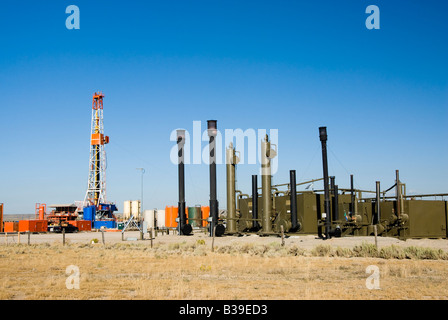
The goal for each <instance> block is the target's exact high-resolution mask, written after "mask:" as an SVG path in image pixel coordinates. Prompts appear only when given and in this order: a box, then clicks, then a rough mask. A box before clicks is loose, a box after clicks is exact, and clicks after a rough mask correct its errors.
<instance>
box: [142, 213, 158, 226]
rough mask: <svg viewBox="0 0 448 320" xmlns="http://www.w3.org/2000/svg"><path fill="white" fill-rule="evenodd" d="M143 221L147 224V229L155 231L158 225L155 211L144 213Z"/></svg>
mask: <svg viewBox="0 0 448 320" xmlns="http://www.w3.org/2000/svg"><path fill="white" fill-rule="evenodd" d="M143 219H144V221H145V222H146V223H147V228H148V229H149V228H152V229H154V227H155V224H156V221H155V219H156V217H155V210H145V212H144V213H143Z"/></svg>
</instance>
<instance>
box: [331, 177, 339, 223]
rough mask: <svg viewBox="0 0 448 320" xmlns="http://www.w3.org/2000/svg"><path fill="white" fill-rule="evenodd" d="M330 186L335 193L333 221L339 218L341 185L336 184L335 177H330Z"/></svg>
mask: <svg viewBox="0 0 448 320" xmlns="http://www.w3.org/2000/svg"><path fill="white" fill-rule="evenodd" d="M330 181H331V183H330V185H331V186H330V188H331V190H332V193H333V210H332V219H333V221H337V220H339V196H338V194H339V187H338V186H337V185H336V184H335V177H334V176H331V177H330Z"/></svg>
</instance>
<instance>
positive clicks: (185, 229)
mask: <svg viewBox="0 0 448 320" xmlns="http://www.w3.org/2000/svg"><path fill="white" fill-rule="evenodd" d="M184 146H185V130H177V147H178V167H179V203H178V206H179V210H178V223H177V228H178V232H179V234H180V235H189V234H190V233H191V231H192V227H191V225H189V224H187V215H186V212H185V211H186V210H185V171H184Z"/></svg>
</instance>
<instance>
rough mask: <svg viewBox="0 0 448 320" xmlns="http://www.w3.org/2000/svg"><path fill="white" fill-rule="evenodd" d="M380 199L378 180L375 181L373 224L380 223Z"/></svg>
mask: <svg viewBox="0 0 448 320" xmlns="http://www.w3.org/2000/svg"><path fill="white" fill-rule="evenodd" d="M380 201H381V191H380V182H379V181H376V214H375V217H374V219H373V224H374V225H375V224H379V223H380V218H381V209H380V208H381V205H380Z"/></svg>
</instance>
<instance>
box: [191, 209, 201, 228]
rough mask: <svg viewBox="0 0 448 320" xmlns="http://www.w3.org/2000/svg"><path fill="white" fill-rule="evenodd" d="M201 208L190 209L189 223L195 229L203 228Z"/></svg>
mask: <svg viewBox="0 0 448 320" xmlns="http://www.w3.org/2000/svg"><path fill="white" fill-rule="evenodd" d="M201 219H202V210H201V206H194V207H188V222H189V223H190V224H191V226H192V227H193V228H199V227H202V220H201Z"/></svg>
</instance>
